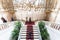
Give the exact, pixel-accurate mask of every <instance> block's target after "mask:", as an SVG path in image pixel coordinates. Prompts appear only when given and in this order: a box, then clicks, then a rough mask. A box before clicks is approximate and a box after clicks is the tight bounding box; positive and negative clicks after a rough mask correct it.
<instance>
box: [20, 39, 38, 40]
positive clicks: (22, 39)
mask: <svg viewBox="0 0 60 40" xmlns="http://www.w3.org/2000/svg"><path fill="white" fill-rule="evenodd" d="M20 40H26V39H20ZM34 40H39V39H34Z"/></svg>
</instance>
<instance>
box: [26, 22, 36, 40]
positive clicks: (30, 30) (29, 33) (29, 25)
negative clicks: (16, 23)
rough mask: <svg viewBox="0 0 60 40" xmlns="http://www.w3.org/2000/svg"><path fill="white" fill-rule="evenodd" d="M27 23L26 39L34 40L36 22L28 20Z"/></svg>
mask: <svg viewBox="0 0 60 40" xmlns="http://www.w3.org/2000/svg"><path fill="white" fill-rule="evenodd" d="M25 24H26V25H27V32H26V40H34V35H33V26H32V25H34V24H35V23H34V22H26V23H25Z"/></svg>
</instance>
